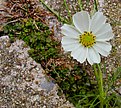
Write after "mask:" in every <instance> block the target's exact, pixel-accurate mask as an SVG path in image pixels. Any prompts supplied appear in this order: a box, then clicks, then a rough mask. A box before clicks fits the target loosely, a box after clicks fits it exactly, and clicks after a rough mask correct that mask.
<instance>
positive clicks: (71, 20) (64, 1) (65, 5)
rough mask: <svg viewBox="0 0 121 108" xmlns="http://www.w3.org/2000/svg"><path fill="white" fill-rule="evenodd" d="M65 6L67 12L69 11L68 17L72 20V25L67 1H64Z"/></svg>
mask: <svg viewBox="0 0 121 108" xmlns="http://www.w3.org/2000/svg"><path fill="white" fill-rule="evenodd" d="M64 5H65V7H66V10H67V12H68V16H69V19H70V23H72V18H71V13H70V11H69V8H68V5H67V3H66V0H64Z"/></svg>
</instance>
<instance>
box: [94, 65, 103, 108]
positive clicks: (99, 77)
mask: <svg viewBox="0 0 121 108" xmlns="http://www.w3.org/2000/svg"><path fill="white" fill-rule="evenodd" d="M93 68H94V73H95V77H96V80H97V82H98V88H99V94H100V97H99V99H100V108H103V105H104V98H105V93H104V89H103V74H102V71H101V68H100V65H99V64H97V68H96V65H93ZM97 70H98V72H97Z"/></svg>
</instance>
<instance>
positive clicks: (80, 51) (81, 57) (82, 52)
mask: <svg viewBox="0 0 121 108" xmlns="http://www.w3.org/2000/svg"><path fill="white" fill-rule="evenodd" d="M87 53H88V48H85V47H84V46H82V45H80V46H79V47H78V48H77V49H75V50H73V51H72V52H71V56H72V57H73V58H74V59H76V60H77V61H79V62H80V63H83V62H84V61H85V60H86V57H87V56H86V55H87Z"/></svg>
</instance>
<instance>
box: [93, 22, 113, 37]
mask: <svg viewBox="0 0 121 108" xmlns="http://www.w3.org/2000/svg"><path fill="white" fill-rule="evenodd" d="M109 31H110V32H112V28H111V25H110V24H107V23H106V24H103V25H102V27H101V28H100V29H98V30H97V31H96V32H95V33H94V34H95V35H96V36H97V37H98V35H100V34H104V33H106V32H109Z"/></svg>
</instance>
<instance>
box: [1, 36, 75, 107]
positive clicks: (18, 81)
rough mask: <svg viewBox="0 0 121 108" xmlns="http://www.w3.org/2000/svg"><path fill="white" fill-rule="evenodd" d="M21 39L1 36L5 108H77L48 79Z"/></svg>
mask: <svg viewBox="0 0 121 108" xmlns="http://www.w3.org/2000/svg"><path fill="white" fill-rule="evenodd" d="M29 49H30V48H29V47H25V43H24V42H23V41H22V40H16V41H15V42H14V43H10V39H9V37H8V36H2V37H0V80H1V83H0V86H1V90H0V91H1V107H2V108H3V107H4V108H18V107H20V108H74V107H73V105H72V104H70V103H69V102H68V101H67V100H66V99H65V97H64V95H62V96H58V86H57V84H55V83H53V82H52V81H51V79H49V80H48V79H47V76H46V75H45V74H44V73H45V72H44V70H43V69H42V67H41V65H40V64H38V63H36V62H35V61H34V60H33V59H32V58H31V57H30V56H29V55H28V53H27V52H28V50H29Z"/></svg>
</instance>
